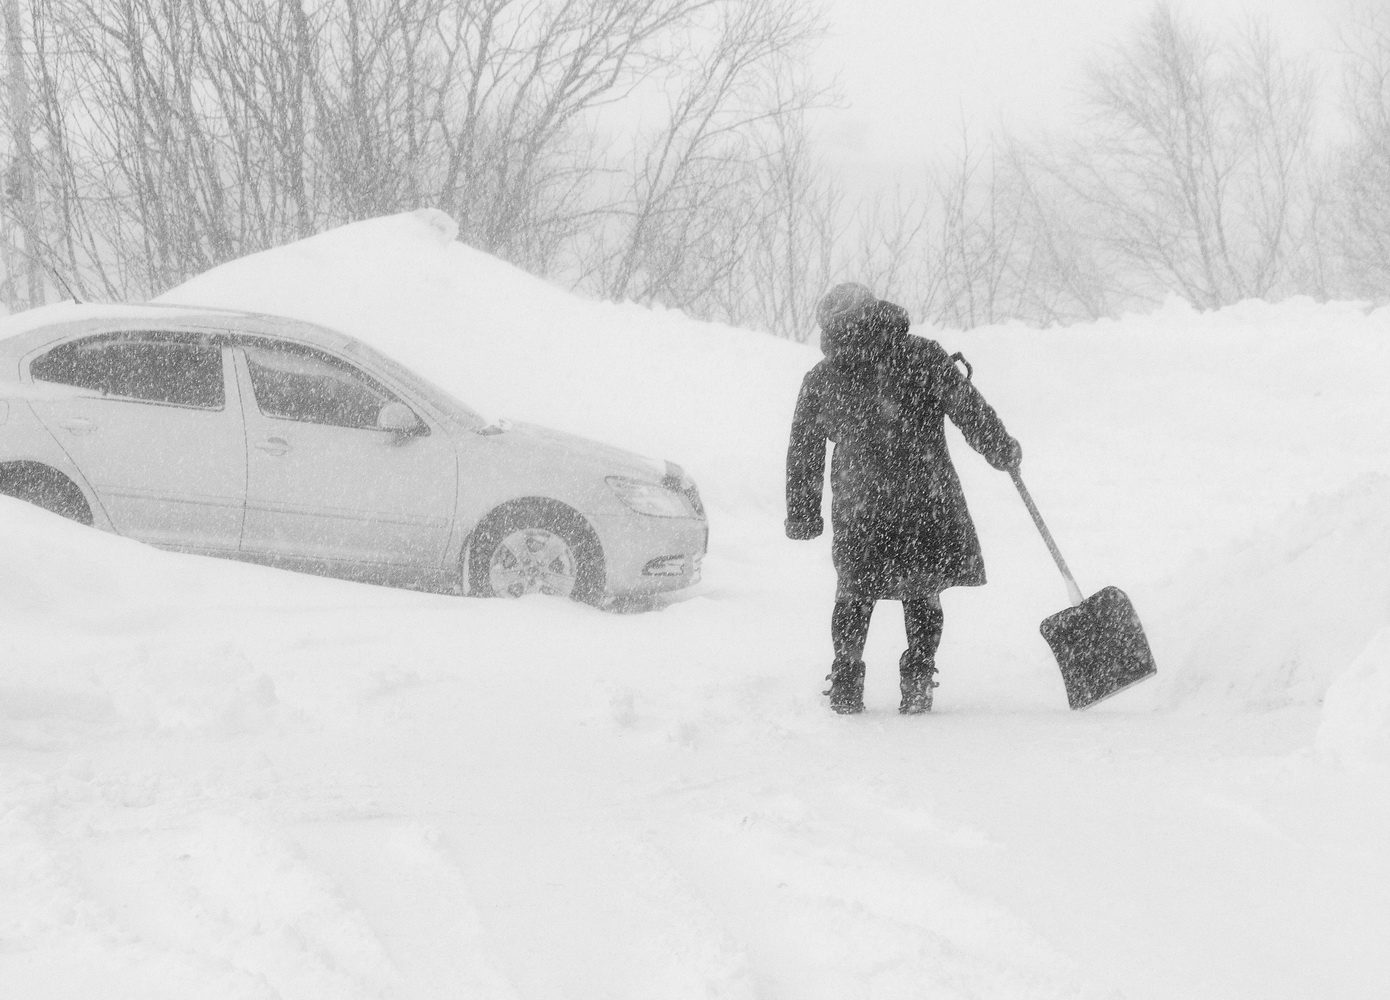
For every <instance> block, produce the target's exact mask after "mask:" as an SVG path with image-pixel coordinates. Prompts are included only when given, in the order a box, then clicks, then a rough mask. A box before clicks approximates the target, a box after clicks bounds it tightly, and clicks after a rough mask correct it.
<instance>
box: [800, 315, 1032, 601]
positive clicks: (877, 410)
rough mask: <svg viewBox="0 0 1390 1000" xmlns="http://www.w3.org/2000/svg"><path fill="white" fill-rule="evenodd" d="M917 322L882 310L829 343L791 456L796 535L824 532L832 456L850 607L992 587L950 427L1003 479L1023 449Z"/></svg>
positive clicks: (807, 382) (825, 335)
mask: <svg viewBox="0 0 1390 1000" xmlns="http://www.w3.org/2000/svg"><path fill="white" fill-rule="evenodd" d="M907 330H908V318H907V314H906V313H905V312H904V311H903V310H902V309H901V308H899V307H898V306H895V305H892V304H891V303H888V302H879V303H878V304H877V305H875V306H873V307H872V308H871V309H870V310H869V311H868V312H867V313H866V314H864V315H863V316H861V317H860V318H859V319H858V320H857V321H855V322H851V323H848V324H838V325H833V326H832V327H831V328H827V329H825V330H824V331H823V332H822V337H821V344H822V348H823V349H824V351H825V355H826V356H825V359H824V360H822V361H821V362H820V363H818V364H817V365H816V366H815V367H814V368H812V369H811V371H810V372H808V373H807V375H806V377H805V379H804V380H803V381H802V383H801V393H800V395H799V396H798V398H797V401H796V414H795V417H794V418H793V421H792V433H791V444H790V445H789V447H788V449H787V534H788V535H789V536H790V537H792V538H813V537H815V536H816V535H819V534H820V533H821V530H822V527H823V526H822V524H821V513H820V512H821V490H822V488H823V484H824V481H825V447H826V442H827V441H832V442H834V444H835V449H834V458H833V460H832V463H831V472H830V480H831V523H832V525H833V527H834V543H833V546H832V552H833V556H834V560H835V570H836V572H837V574H838V575H839V578H840V589H839V595H838V596H839V597H840V598H842V599H843V598H852V599H863V600H878V599H891V600H911V599H916V598H921V597H925V596H929V595H930V594H933V593H936V592H939V591H941V590H944V589H946V588H947V587H958V586H964V587H975V586H979V585H981V584H983V583H984V582H985V566H984V559H983V558H982V556H981V554H980V543H979V539H978V538H977V537H976V535H975V525H974V523H973V522H972V521H971V519H970V512H969V511H968V510H967V509H966V506H965V494H964V493H963V492H962V491H961V486H960V479H959V478H958V477H957V475H956V470H955V467H954V466H953V465H952V464H951V456H950V454H949V452H948V451H947V449H946V435H945V423H944V418H946V417H950V418H951V421H952V422H953V423H954V424H955V425H956V426H957V427H958V428H960V431H961V433H962V434H963V435H964V436H965V440H966V441H967V442H969V444H970V446H971V447H972V448H974V449H975V450H976V451H978V452H980V453H981V454H982V455H984V457H985V459H986V460H987V461H988V462H989V463H990V464H991V465H993V466H994V467H995V468H997V469H1007V468H1009V467H1010V465H1011V463H1014V462H1016V461H1017V455H1018V452H1017V444H1016V443H1015V442H1014V440H1013V439H1012V438H1011V437H1010V436H1009V434H1008V432H1007V431H1005V430H1004V425H1003V423H1002V422H1000V420H999V417H998V416H997V415H996V414H995V412H994V410H993V409H992V408H991V407H990V405H989V404H988V403H986V402H985V400H984V397H982V396H981V395H980V393H979V392H978V391H976V389H975V387H974V386H973V385H972V384H971V382H970V379H969V376H968V375H967V374H966V373H965V372H963V371H962V370H961V369H960V368H959V367H958V366H957V365H956V364H955V363H954V362H953V361H952V359H951V358H950V357H949V356H948V355H947V354H946V352H945V351H944V350H943V349H942V348H941V345H940V344H938V343H936V342H935V341H933V340H927V339H925V338H922V337H914V336H912V335H910V334H909V333H908V332H907Z"/></svg>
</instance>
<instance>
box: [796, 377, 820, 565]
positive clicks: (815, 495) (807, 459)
mask: <svg viewBox="0 0 1390 1000" xmlns="http://www.w3.org/2000/svg"><path fill="white" fill-rule="evenodd" d="M819 412H820V403H819V400H818V399H817V396H816V391H815V389H814V388H813V386H812V381H811V376H810V375H807V376H806V378H805V379H803V380H802V382H801V392H800V393H798V394H797V397H796V412H795V414H794V415H793V416H792V433H791V441H790V443H789V444H788V445H787V525H786V526H787V537H788V538H795V539H798V540H804V539H808V538H815V537H816V536H817V535H819V534H820V533H821V532H822V531H824V530H825V524H824V522H823V521H822V520H821V513H820V510H821V496H822V491H823V490H824V488H825V441H826V439H825V431H824V430H823V429H822V428H821V425H820V421H819V420H818V419H817V417H818V415H819Z"/></svg>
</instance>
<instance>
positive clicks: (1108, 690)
mask: <svg viewBox="0 0 1390 1000" xmlns="http://www.w3.org/2000/svg"><path fill="white" fill-rule="evenodd" d="M1041 631H1042V634H1043V638H1044V639H1046V640H1047V644H1048V645H1049V646H1051V647H1052V653H1053V655H1054V656H1056V657H1057V666H1058V667H1060V668H1061V670H1062V683H1063V684H1065V685H1066V688H1067V702H1068V704H1070V705H1071V707H1072V708H1090V707H1091V706H1092V705H1094V704H1095V703H1096V702H1098V701H1101V700H1103V699H1105V698H1109V697H1110V696H1111V695H1112V694H1116V693H1118V692H1120V691H1123V690H1124V689H1125V688H1127V687H1129V686H1131V685H1133V684H1137V683H1139V682H1140V681H1142V680H1143V679H1144V678H1146V677H1152V676H1153V675H1154V674H1156V673H1157V672H1158V668H1157V667H1156V666H1155V665H1154V658H1153V653H1152V652H1150V650H1149V640H1148V639H1147V638H1146V637H1145V635H1144V627H1143V626H1142V625H1140V624H1139V616H1138V615H1137V614H1135V611H1134V605H1133V604H1131V603H1130V601H1129V598H1128V597H1126V596H1125V594H1124V591H1122V590H1120V589H1119V588H1118V587H1106V588H1105V589H1104V590H1101V591H1098V592H1097V593H1095V594H1092V595H1091V596H1090V597H1088V598H1086V599H1085V600H1084V601H1082V602H1081V603H1080V604H1078V605H1077V606H1076V607H1074V608H1067V609H1066V610H1065V611H1059V612H1058V613H1057V614H1055V615H1053V616H1052V617H1050V618H1046V619H1044V620H1043V623H1042V626H1041Z"/></svg>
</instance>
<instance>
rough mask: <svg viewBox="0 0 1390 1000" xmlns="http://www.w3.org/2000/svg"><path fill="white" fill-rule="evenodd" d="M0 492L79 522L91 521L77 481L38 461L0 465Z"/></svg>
mask: <svg viewBox="0 0 1390 1000" xmlns="http://www.w3.org/2000/svg"><path fill="white" fill-rule="evenodd" d="M0 495H3V496H8V497H14V498H15V499H16V500H23V501H25V502H26V503H31V504H33V505H34V506H36V507H42V508H43V509H44V510H47V511H52V512H53V513H54V514H59V515H61V516H63V517H66V518H68V519H69V520H71V521H76V522H78V523H79V524H85V525H89V526H90V525H91V523H92V509H91V507H89V506H88V505H87V498H86V497H84V496H83V495H82V491H81V490H79V489H78V488H77V484H76V483H74V482H73V481H72V480H71V479H69V478H68V477H67V476H65V475H63V474H62V473H61V472H59V471H58V470H56V469H51V468H49V467H48V466H46V465H40V464H39V463H38V462H10V463H8V464H5V465H0Z"/></svg>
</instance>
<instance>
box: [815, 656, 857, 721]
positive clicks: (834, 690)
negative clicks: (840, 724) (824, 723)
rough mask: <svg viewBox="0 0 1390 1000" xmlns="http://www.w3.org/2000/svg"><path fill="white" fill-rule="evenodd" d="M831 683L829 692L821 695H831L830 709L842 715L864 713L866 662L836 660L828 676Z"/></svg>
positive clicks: (827, 678)
mask: <svg viewBox="0 0 1390 1000" xmlns="http://www.w3.org/2000/svg"><path fill="white" fill-rule="evenodd" d="M826 680H828V681H829V682H830V688H829V690H826V691H822V692H821V694H828V695H830V707H831V708H832V709H834V710H835V711H836V712H838V713H839V714H840V715H854V714H855V713H856V712H862V711H864V661H863V660H851V661H843V662H842V661H840V660H836V661H835V662H834V663H833V664H831V667H830V673H829V674H827V675H826Z"/></svg>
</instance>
